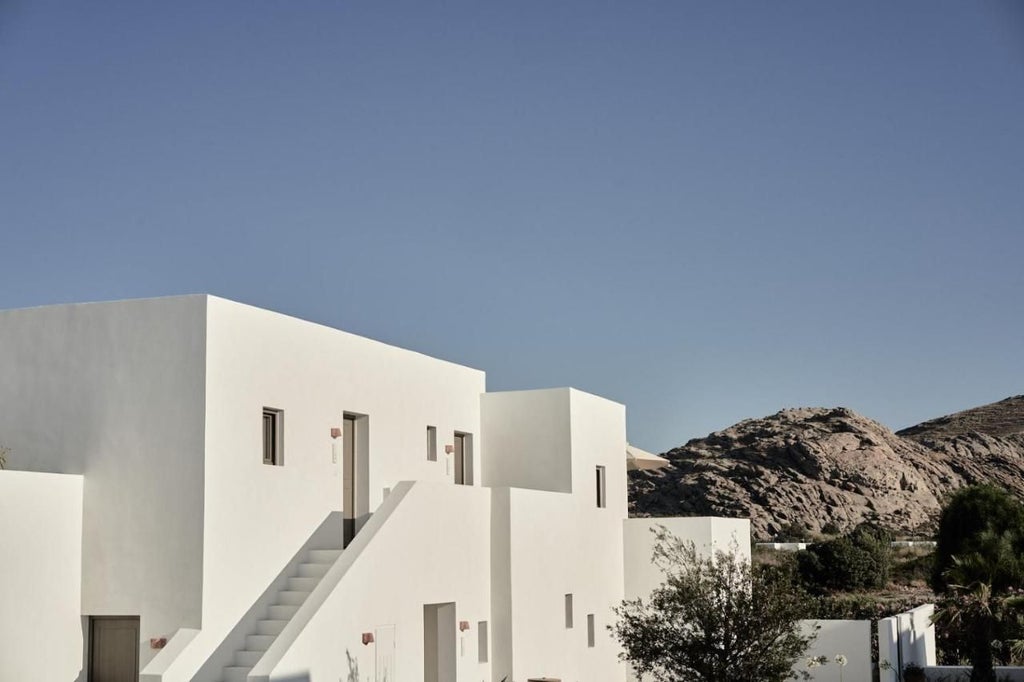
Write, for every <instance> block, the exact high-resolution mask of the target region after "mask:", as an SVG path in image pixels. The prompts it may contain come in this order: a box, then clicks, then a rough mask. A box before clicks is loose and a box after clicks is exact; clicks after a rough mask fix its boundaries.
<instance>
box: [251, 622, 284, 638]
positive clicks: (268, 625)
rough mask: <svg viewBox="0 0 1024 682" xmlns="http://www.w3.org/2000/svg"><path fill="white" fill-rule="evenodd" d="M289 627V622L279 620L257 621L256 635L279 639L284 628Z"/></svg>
mask: <svg viewBox="0 0 1024 682" xmlns="http://www.w3.org/2000/svg"><path fill="white" fill-rule="evenodd" d="M285 625H288V621H287V620H279V619H267V620H258V621H256V634H257V635H271V636H273V637H277V636H278V635H279V634H281V630H284V626H285Z"/></svg>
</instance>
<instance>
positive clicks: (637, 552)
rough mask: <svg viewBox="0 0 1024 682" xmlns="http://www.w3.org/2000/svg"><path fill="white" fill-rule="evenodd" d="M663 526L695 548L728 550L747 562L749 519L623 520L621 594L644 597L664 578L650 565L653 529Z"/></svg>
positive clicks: (704, 551)
mask: <svg viewBox="0 0 1024 682" xmlns="http://www.w3.org/2000/svg"><path fill="white" fill-rule="evenodd" d="M658 526H664V527H665V528H666V529H668V531H669V532H670V533H672V534H673V535H675V536H676V537H678V538H681V539H683V540H689V541H691V542H693V543H694V545H695V546H696V549H697V551H698V552H700V553H702V554H705V555H708V554H711V553H712V552H717V551H732V550H733V549H735V550H736V551H737V554H738V555H739V556H740V557H742V558H743V559H745V560H746V561H747V562H748V563H749V562H750V556H751V555H750V521H749V520H748V519H725V518H718V517H707V516H694V517H687V518H681V517H663V518H633V519H626V520H625V522H624V523H623V527H622V534H623V545H624V556H625V595H626V598H627V599H635V598H637V597H646V596H647V595H649V594H650V593H651V591H653V590H654V588H656V587H658V586H659V585H661V584H662V583H663V582H664V581H665V574H664V573H662V572H661V570H660V569H659V568H658V567H657V566H656V565H654V563H653V562H652V561H651V556H652V553H653V551H654V542H655V537H654V532H653V530H654V529H655V528H657V527H658Z"/></svg>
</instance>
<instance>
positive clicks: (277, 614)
mask: <svg viewBox="0 0 1024 682" xmlns="http://www.w3.org/2000/svg"><path fill="white" fill-rule="evenodd" d="M298 610H299V607H298V606H295V605H293V604H274V605H273V606H271V607H270V608H269V609H267V611H268V612H269V614H270V620H291V617H292V616H294V615H295V612H296V611H298Z"/></svg>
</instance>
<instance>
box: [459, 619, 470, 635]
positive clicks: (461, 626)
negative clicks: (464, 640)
mask: <svg viewBox="0 0 1024 682" xmlns="http://www.w3.org/2000/svg"><path fill="white" fill-rule="evenodd" d="M468 629H469V621H468V620H460V621H459V632H465V631H466V630H468Z"/></svg>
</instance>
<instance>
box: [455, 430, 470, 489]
mask: <svg viewBox="0 0 1024 682" xmlns="http://www.w3.org/2000/svg"><path fill="white" fill-rule="evenodd" d="M453 458H454V459H455V462H454V466H455V483H456V485H473V436H472V435H471V434H468V433H462V432H459V431H456V432H455V453H454V455H453Z"/></svg>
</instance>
